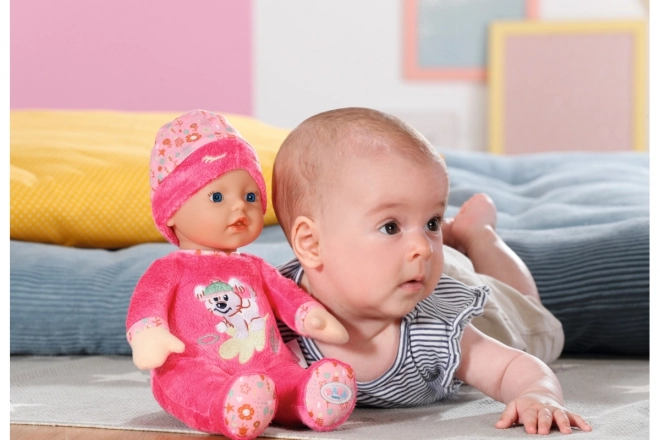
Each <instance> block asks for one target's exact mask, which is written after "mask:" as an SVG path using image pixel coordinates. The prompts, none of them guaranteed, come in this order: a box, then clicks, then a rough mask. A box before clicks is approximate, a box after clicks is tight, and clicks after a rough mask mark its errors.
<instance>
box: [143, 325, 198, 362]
mask: <svg viewBox="0 0 660 440" xmlns="http://www.w3.org/2000/svg"><path fill="white" fill-rule="evenodd" d="M131 348H132V350H133V363H134V364H135V366H136V367H138V368H139V369H140V370H151V369H152V368H157V367H160V366H161V365H163V363H165V359H167V356H169V355H170V353H183V350H184V349H185V348H186V347H185V345H184V343H183V342H182V341H181V340H180V339H179V338H177V337H176V336H174V335H173V334H172V333H170V332H169V330H167V329H165V328H163V327H152V328H148V329H146V330H143V331H141V332H140V333H138V334H136V335H135V336H133V339H132V340H131Z"/></svg>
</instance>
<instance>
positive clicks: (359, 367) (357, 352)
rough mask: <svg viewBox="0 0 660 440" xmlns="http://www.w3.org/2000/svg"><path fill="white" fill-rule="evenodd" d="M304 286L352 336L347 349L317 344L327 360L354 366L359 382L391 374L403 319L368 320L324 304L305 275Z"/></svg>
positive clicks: (327, 302) (302, 284)
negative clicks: (389, 372)
mask: <svg viewBox="0 0 660 440" xmlns="http://www.w3.org/2000/svg"><path fill="white" fill-rule="evenodd" d="M300 286H301V287H302V288H303V289H304V290H306V291H307V292H308V293H310V294H311V295H312V296H314V297H315V299H317V300H318V301H319V302H320V303H322V304H323V305H324V306H325V307H326V309H328V311H329V312H330V313H332V314H333V315H334V316H335V318H337V320H339V322H341V323H342V325H343V326H344V327H345V328H346V331H347V332H348V342H347V343H346V344H344V345H332V344H324V343H322V342H319V341H315V342H316V345H317V347H318V348H319V350H320V351H321V353H322V354H323V356H324V357H330V358H335V359H338V360H340V361H342V362H345V363H347V364H349V365H351V367H353V369H354V370H355V374H356V378H357V380H358V381H359V382H368V381H371V380H374V379H377V378H379V377H380V376H382V375H383V374H384V373H385V372H386V371H387V370H389V368H390V367H391V366H392V364H393V363H394V360H395V359H396V355H397V352H398V347H399V338H400V327H401V318H397V319H370V318H365V317H363V316H360V313H359V311H351V310H346V309H345V308H342V307H341V306H340V305H337V304H332V303H331V302H329V301H323V294H322V292H319V291H318V290H317V291H316V292H317V293H318V296H317V295H315V294H314V292H315V290H314V288H313V287H312V286H310V283H309V280H308V279H307V277H306V276H305V275H304V274H303V277H302V279H301V281H300Z"/></svg>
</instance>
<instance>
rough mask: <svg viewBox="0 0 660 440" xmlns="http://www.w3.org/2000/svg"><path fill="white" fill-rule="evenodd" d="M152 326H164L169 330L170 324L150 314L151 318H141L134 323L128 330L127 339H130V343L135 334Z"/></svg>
mask: <svg viewBox="0 0 660 440" xmlns="http://www.w3.org/2000/svg"><path fill="white" fill-rule="evenodd" d="M152 327H163V328H165V329H167V330H169V326H168V325H167V323H166V322H165V321H163V320H162V319H160V318H158V317H155V316H150V317H149V318H144V319H140V320H139V321H137V322H136V323H135V324H133V325H132V326H131V328H129V329H128V332H126V339H128V342H129V343H130V342H131V341H132V340H133V336H135V335H137V334H138V333H140V332H141V331H143V330H146V329H148V328H152Z"/></svg>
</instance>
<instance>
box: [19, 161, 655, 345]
mask: <svg viewBox="0 0 660 440" xmlns="http://www.w3.org/2000/svg"><path fill="white" fill-rule="evenodd" d="M442 153H443V154H444V155H445V159H446V161H447V164H448V166H449V169H450V179H451V194H450V207H449V208H448V212H447V215H448V216H452V215H455V214H456V212H457V210H458V207H459V206H460V205H461V204H462V203H463V202H464V201H465V200H467V199H468V198H469V197H470V196H471V195H473V194H475V193H477V192H486V193H488V194H489V195H490V196H491V197H492V198H493V200H494V201H495V203H496V204H497V207H498V211H499V216H498V226H497V227H498V231H499V233H500V235H501V236H502V238H503V239H504V240H505V241H506V242H507V243H508V244H509V245H510V246H511V247H512V248H513V249H514V250H515V251H516V252H517V253H518V254H519V255H520V256H521V257H522V258H523V260H524V261H525V262H526V263H527V265H528V266H529V268H530V270H531V272H532V274H533V275H534V278H535V280H536V282H537V285H538V287H539V292H540V294H541V298H542V300H543V303H544V304H545V305H546V306H547V307H548V308H549V309H550V310H551V311H552V312H553V313H554V314H555V315H556V316H557V318H558V319H559V320H560V321H561V322H562V324H563V326H564V330H565V333H566V344H565V348H564V351H565V352H567V353H594V352H599V353H608V354H625V355H648V352H649V347H648V343H649V205H648V202H649V187H648V185H649V183H648V172H649V170H648V154H643V153H555V154H539V155H529V156H494V155H490V154H486V153H470V152H463V153H461V152H455V151H449V150H448V151H442ZM173 249H174V247H173V246H172V245H169V244H162V243H159V244H155V243H152V244H142V245H137V246H133V247H130V248H127V249H121V250H116V251H110V250H102V249H78V248H67V247H62V246H55V245H47V244H39V243H27V242H19V241H11V244H10V260H11V264H10V279H11V294H10V332H11V333H10V337H11V339H10V348H11V354H40V355H50V354H129V353H130V349H129V346H128V344H127V342H126V339H125V336H124V332H125V317H126V310H127V307H128V302H129V299H130V296H131V294H132V291H133V288H134V287H135V284H136V283H137V281H138V279H139V278H140V276H142V274H143V273H144V271H145V270H146V269H147V267H148V266H149V265H150V264H151V263H152V262H153V261H154V260H156V259H157V258H159V257H161V256H163V255H165V254H167V253H168V252H170V251H172V250H173ZM243 250H244V251H246V252H251V253H254V254H256V255H259V256H261V257H263V258H265V259H266V260H267V261H268V262H269V263H271V264H273V265H278V264H281V263H284V262H286V261H287V260H289V259H290V258H292V256H293V253H292V252H291V249H290V248H289V246H288V244H287V242H286V240H285V239H284V235H283V234H282V231H281V230H280V228H279V226H271V227H268V228H266V229H265V230H264V232H263V233H262V236H261V237H259V239H258V240H257V241H256V242H255V243H253V244H251V245H250V246H247V247H246V248H244V249H243Z"/></svg>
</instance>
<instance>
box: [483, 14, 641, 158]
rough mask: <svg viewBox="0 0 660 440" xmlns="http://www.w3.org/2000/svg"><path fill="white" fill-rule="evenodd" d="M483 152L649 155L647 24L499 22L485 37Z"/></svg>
mask: <svg viewBox="0 0 660 440" xmlns="http://www.w3.org/2000/svg"><path fill="white" fill-rule="evenodd" d="M489 43H490V47H489V71H488V91H489V102H488V130H489V134H488V136H489V149H490V151H492V152H495V153H506V154H519V153H529V152H545V151H616V150H646V149H648V139H647V138H648V136H647V135H648V133H647V130H648V124H647V119H648V59H647V57H648V41H647V24H646V21H643V20H640V21H593V22H592V21H589V22H579V21H567V22H533V23H532V22H498V23H494V24H493V25H492V26H491V29H490V39H489Z"/></svg>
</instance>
